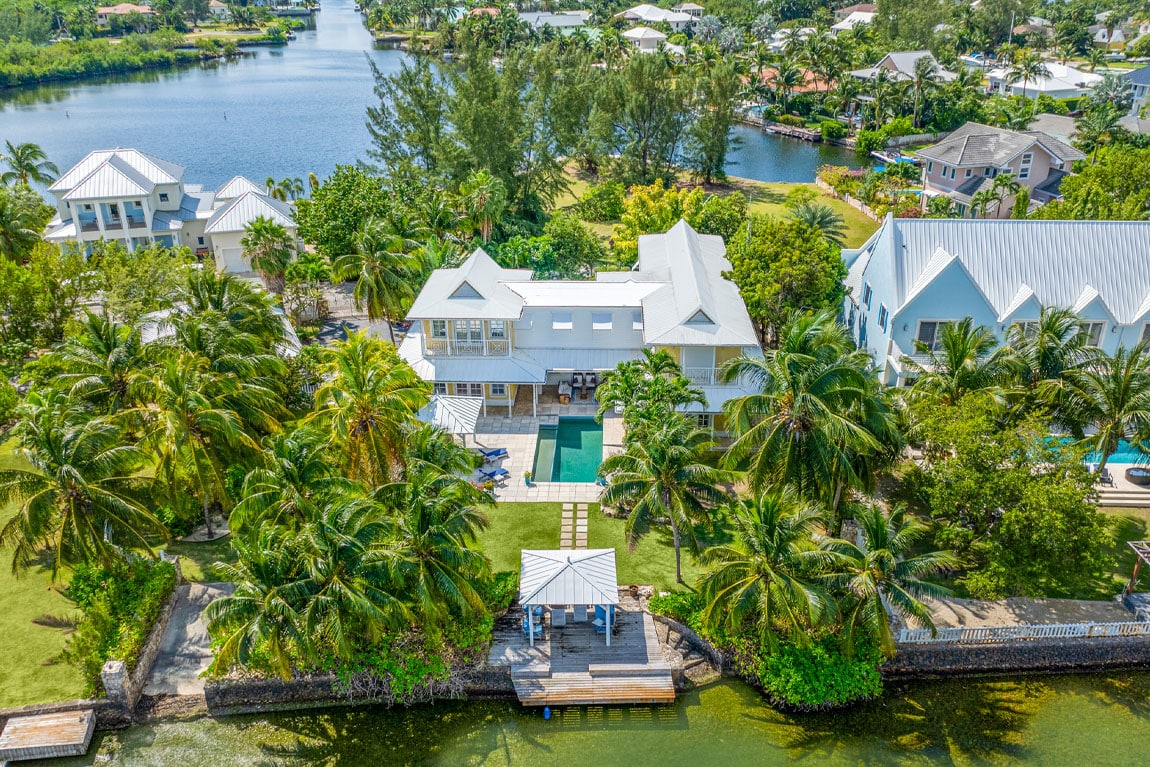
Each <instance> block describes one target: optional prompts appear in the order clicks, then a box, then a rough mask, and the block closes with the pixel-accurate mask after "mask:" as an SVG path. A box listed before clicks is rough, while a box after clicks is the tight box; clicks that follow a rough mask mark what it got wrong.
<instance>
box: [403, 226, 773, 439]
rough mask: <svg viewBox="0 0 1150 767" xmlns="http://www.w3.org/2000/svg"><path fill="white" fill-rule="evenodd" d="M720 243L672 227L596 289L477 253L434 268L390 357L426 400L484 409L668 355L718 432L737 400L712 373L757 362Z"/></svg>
mask: <svg viewBox="0 0 1150 767" xmlns="http://www.w3.org/2000/svg"><path fill="white" fill-rule="evenodd" d="M725 253H726V248H725V246H724V245H723V239H722V238H721V237H717V236H714V235H703V234H698V233H696V232H695V230H694V229H692V228H691V227H690V226H689V225H688V224H687V223H686V222H685V221H680V222H679V223H678V224H676V225H675V226H674V227H672V228H671V229H670V230H669V231H668V232H666V233H665V234H648V235H642V236H641V237H640V238H639V260H638V263H637V264H636V266H635V268H634V269H633V270H632V271H629V272H599V273H598V274H597V275H596V276H595V279H594V280H583V281H576V280H533V279H532V273H531V271H530V270H528V269H505V268H503V267H501V266H499V265H498V264H496V263H495V261H493V260H492V259H491V257H490V256H488V255H487V254H486V253H484V252H483V250H482V249H480V250H476V251H475V252H474V253H472V254H471V256H470V257H469V258H468V259H467V260H466V261H465V262H464V263H463V264H462V265H461V266H459V267H458V268H455V269H437V270H435V271H434V272H433V273H432V274H431V277H430V278H429V279H428V281H427V283H426V284H425V285H424V287H423V290H422V291H420V293H419V296H418V297H417V298H416V299H415V303H414V304H413V305H412V307H411V311H410V312H408V314H407V319H409V320H411V321H412V322H413V323H414V324H413V325H412V328H411V331H410V332H409V333H408V335H407V337H406V338H405V339H404V341H403V343H402V344H401V345H400V348H399V354H400V356H401V357H403V358H404V359H405V360H407V362H408V363H410V364H411V366H412V367H413V368H414V369H415V372H416V373H418V374H419V376H420V377H421V378H423V379H424V380H426V381H430V382H432V383H433V384H434V387H435V391H436V393H439V394H453V395H463V396H474V397H483V398H484V399H485V401H486V402H487V404H488V405H489V406H500V405H502V406H504V407H506V406H507V405H508V403H510V402H514V401H515V400H516V399H521V401H522V402H523V403H527V402H530V403H531V404H532V407H534V405H535V403H537V402H538V397H539V394H540V391H541V389H542V388H543V387H547V386H558V385H559V384H560V383H561V382H569V381H570V380H571V377H572V375H573V374H574V373H576V372H582V373H591V372H603V371H607V370H612V369H613V368H614V367H615V366H616V365H617V364H618V363H620V362H624V361H627V360H635V359H640V358H641V357H642V352H643V349H666V350H667V351H668V352H669V353H670V354H671V355H672V356H673V357H674V358H675V359H676V360H677V361H678V362H679V364H680V365H681V366H682V367H683V372H684V374H685V375H686V376H687V378H689V379H690V380H691V381H692V382H693V383H694V384H695V385H696V386H699V387H701V388H702V390H703V392H704V393H705V395H706V398H707V406H706V407H705V408H703V409H701V410H700V409H699V408H698V407H697V406H692V407H691V408H690V409H691V410H693V411H695V412H700V424H701V425H703V426H708V427H711V428H715V429H719V430H721V429H722V423H721V418H717V416H718V415H719V413H720V411H721V408H722V406H723V403H725V402H726V401H727V400H729V399H731V398H732V397H737V396H742V395H743V394H746V393H747V392H746V390H745V389H744V388H743V387H742V386H740V385H738V384H723V383H722V382H721V381H720V380H719V375H718V368H719V367H720V366H721V365H722V364H723V363H724V362H726V361H727V360H729V359H732V358H734V357H737V356H739V355H740V354H749V355H758V354H761V351H760V347H759V342H758V338H757V336H756V334H755V329H754V326H753V325H752V324H751V319H750V317H749V316H748V314H747V309H746V306H745V305H744V304H743V300H742V297H741V296H740V295H739V289H738V288H737V287H736V286H735V284H734V283H732V282H731V281H730V280H728V279H727V278H726V277H724V276H723V274H724V273H725V272H727V271H729V270H730V268H731V264H730V262H729V261H727V258H726V255H725Z"/></svg>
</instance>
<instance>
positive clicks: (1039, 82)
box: [986, 61, 1102, 93]
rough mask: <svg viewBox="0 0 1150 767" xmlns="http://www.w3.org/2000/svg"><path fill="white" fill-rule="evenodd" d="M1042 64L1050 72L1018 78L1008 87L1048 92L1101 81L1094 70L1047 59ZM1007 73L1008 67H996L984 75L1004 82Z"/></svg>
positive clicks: (1082, 87) (1071, 88) (1092, 84)
mask: <svg viewBox="0 0 1150 767" xmlns="http://www.w3.org/2000/svg"><path fill="white" fill-rule="evenodd" d="M1043 65H1044V66H1045V67H1046V71H1047V72H1049V73H1050V74H1049V75H1043V76H1041V77H1037V78H1030V79H1029V80H1027V81H1026V82H1025V83H1024V82H1023V81H1022V80H1018V81H1017V82H1013V83H1010V87H1014V86H1018V87H1019V88H1022V87H1023V86H1025V88H1026V91H1027V92H1028V93H1031V92H1032V93H1048V92H1051V91H1053V92H1061V91H1074V90H1077V91H1083V90H1086V89H1088V88H1092V87H1094V86H1095V85H1097V84H1098V83H1100V82H1102V75H1100V74H1098V73H1096V72H1083V71H1082V70H1081V69H1075V68H1074V67H1072V66H1070V65H1069V64H1059V63H1056V62H1053V61H1047V62H1043ZM1009 73H1010V69H1009V68H1007V67H997V68H995V69H992V70H990V71H989V72H987V73H986V76H987V77H988V78H990V79H991V80H1002V81H1003V82H1005V81H1006V80H1007V78H1008V77H1009Z"/></svg>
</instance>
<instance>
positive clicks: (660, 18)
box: [616, 3, 695, 32]
mask: <svg viewBox="0 0 1150 767" xmlns="http://www.w3.org/2000/svg"><path fill="white" fill-rule="evenodd" d="M616 18H622V19H626V20H627V21H629V22H631V23H632V24H667V25H669V26H670V27H671V30H672V31H674V32H682V31H683V30H685V29H686V28H687V27H689V26H691V24H693V23H694V22H695V16H693V15H691V14H690V13H685V12H683V11H668V10H667V9H666V8H660V7H659V6H657V5H648V4H646V3H644V4H643V5H636V6H635V7H634V8H628V9H627V10H625V11H623V12H622V13H618V14H616Z"/></svg>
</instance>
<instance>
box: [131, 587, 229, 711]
mask: <svg viewBox="0 0 1150 767" xmlns="http://www.w3.org/2000/svg"><path fill="white" fill-rule="evenodd" d="M177 588H178V589H179V592H178V593H179V596H178V598H177V600H176V607H175V610H174V611H173V612H172V619H171V620H170V621H169V622H168V630H167V631H165V632H164V638H163V641H162V643H161V644H160V653H159V655H157V656H156V662H155V664H153V666H152V674H151V676H150V677H149V678H148V684H147V685H146V686H145V687H144V695H150V696H157V695H203V694H204V680H203V679H201V678H200V674H202V673H203V672H204V671H205V670H206V669H207V668H208V666H209V665H210V664H211V662H212V641H211V639H210V638H209V637H208V629H207V626H205V625H204V621H203V612H204V608H205V607H207V606H208V605H209V604H211V603H212V602H213V601H215V600H216V599H219V598H220V597H222V596H225V595H227V594H231V593H232V589H233V588H234V587H233V585H232V584H230V583H192V584H188V585H184V586H179V587H177Z"/></svg>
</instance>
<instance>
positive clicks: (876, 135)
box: [855, 130, 887, 157]
mask: <svg viewBox="0 0 1150 767" xmlns="http://www.w3.org/2000/svg"><path fill="white" fill-rule="evenodd" d="M886 139H887V136H886V133H884V132H883V131H875V130H864V131H859V134H858V138H857V139H856V140H855V141H856V143H855V153H856V154H858V156H859V157H869V156H870V153H871V152H877V151H878V150H880V149H882V148H883V147H885V146H886Z"/></svg>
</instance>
